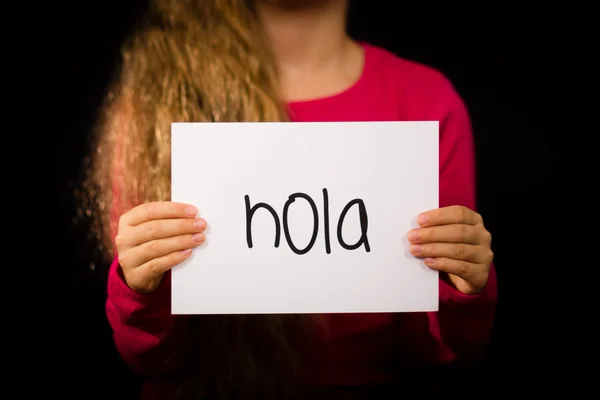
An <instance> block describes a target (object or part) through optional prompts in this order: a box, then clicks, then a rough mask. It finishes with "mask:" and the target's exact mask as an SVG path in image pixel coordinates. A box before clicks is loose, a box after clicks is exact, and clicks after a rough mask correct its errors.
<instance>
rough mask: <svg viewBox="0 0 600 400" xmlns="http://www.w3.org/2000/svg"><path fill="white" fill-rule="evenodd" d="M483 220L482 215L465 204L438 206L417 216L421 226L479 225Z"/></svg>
mask: <svg viewBox="0 0 600 400" xmlns="http://www.w3.org/2000/svg"><path fill="white" fill-rule="evenodd" d="M482 221H483V219H482V218H481V215H479V214H478V213H476V212H475V211H473V210H470V209H468V208H467V207H463V206H450V207H443V208H438V209H436V210H430V211H427V212H424V213H422V214H419V216H418V217H417V223H418V224H419V225H420V226H421V227H428V226H436V225H450V224H466V225H477V224H479V223H481V222H482Z"/></svg>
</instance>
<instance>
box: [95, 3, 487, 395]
mask: <svg viewBox="0 0 600 400" xmlns="http://www.w3.org/2000/svg"><path fill="white" fill-rule="evenodd" d="M347 9H348V4H347V0H254V1H245V0H154V1H152V2H151V8H150V11H149V14H148V15H147V18H146V19H145V20H144V23H143V24H142V25H141V26H140V27H139V29H137V30H136V32H135V34H134V35H133V36H132V37H131V38H130V40H129V41H128V42H127V43H126V44H125V45H124V47H123V65H122V68H121V70H120V74H119V75H118V77H117V79H116V82H115V84H114V85H113V86H112V88H111V90H110V92H109V96H108V98H107V102H106V105H105V106H104V108H103V118H102V121H101V124H99V127H100V129H99V130H98V133H99V135H98V137H97V139H98V141H97V152H96V153H95V155H94V157H93V162H94V164H93V168H91V169H90V171H92V172H91V174H90V176H89V179H88V182H87V184H86V186H87V189H88V193H89V194H90V196H91V198H92V200H93V204H94V205H95V206H96V208H93V209H91V210H89V213H91V214H92V215H94V216H96V217H98V220H97V221H96V222H97V224H96V225H95V226H96V227H97V229H98V233H99V235H100V237H99V238H100V239H101V240H102V241H103V243H105V245H106V248H107V250H108V252H111V251H112V250H114V252H112V253H116V254H118V256H116V257H115V258H114V262H113V263H112V266H111V268H110V273H109V281H108V300H107V304H106V310H107V315H108V320H109V322H110V325H111V326H112V329H113V331H114V340H115V343H116V346H117V348H118V350H119V352H120V354H121V355H122V357H123V358H124V360H125V361H126V362H127V363H128V364H129V365H131V367H132V368H134V369H135V370H136V371H137V372H139V373H140V374H142V375H143V376H145V377H146V378H147V379H148V382H147V384H146V385H145V386H144V390H143V398H145V399H149V398H157V399H167V398H190V399H192V398H195V399H201V398H204V399H261V400H269V399H277V400H285V399H291V398H300V397H303V396H305V398H311V399H314V398H319V396H323V397H326V398H329V399H350V398H359V397H360V396H361V395H364V396H365V398H369V399H373V398H377V396H378V395H379V394H382V393H387V392H389V390H390V389H391V388H393V387H395V386H400V383H401V384H402V386H401V387H402V392H403V393H404V394H405V395H409V396H410V395H411V394H413V395H419V394H423V393H425V392H426V390H427V388H428V387H427V386H426V385H425V383H426V382H427V380H426V379H415V378H417V377H420V378H423V377H425V378H426V377H427V376H428V375H427V374H428V373H427V372H424V371H426V370H424V369H423V368H426V367H429V366H435V365H443V364H447V363H450V362H469V361H474V360H476V359H477V358H478V357H480V356H481V354H482V351H483V350H484V349H485V346H486V343H487V342H488V339H489V334H490V330H491V327H492V323H493V314H494V308H495V303H496V281H495V273H494V269H493V267H492V266H491V262H492V252H491V249H490V242H491V237H490V234H489V232H488V231H487V230H486V229H485V227H484V224H483V221H482V219H481V216H480V215H479V214H477V213H476V212H475V211H473V210H474V208H475V187H474V156H473V145H472V136H471V128H470V122H469V118H468V115H467V111H466V109H465V106H464V104H463V102H462V101H461V99H460V98H459V96H458V95H457V93H456V92H455V90H454V89H453V87H452V85H451V84H450V83H449V82H448V80H447V79H446V78H445V77H444V76H443V75H442V74H440V73H439V72H437V71H435V70H433V69H431V68H428V67H425V66H423V65H419V64H417V63H414V62H411V61H408V60H404V59H402V58H399V57H397V56H395V55H393V54H391V53H389V52H387V51H385V50H383V49H381V48H378V47H375V46H371V45H368V44H364V43H357V42H355V41H353V40H352V39H351V38H350V37H348V35H347V34H346V14H347ZM381 120H434V121H439V123H440V164H439V165H440V207H441V208H440V209H437V210H429V211H428V210H423V214H421V215H419V216H418V222H419V225H420V226H421V228H420V229H415V230H413V231H411V232H409V233H408V235H409V240H410V242H411V243H412V244H411V246H410V251H411V252H412V254H414V255H415V256H417V257H420V258H422V259H423V262H424V263H425V264H426V265H427V266H428V267H430V268H432V269H436V270H439V271H441V273H440V308H439V312H437V313H406V314H398V315H391V314H360V315H356V314H336V315H320V316H306V315H304V316H303V315H287V316H273V315H271V316H257V315H254V316H242V315H240V316H196V317H191V316H185V317H182V316H172V315H171V314H170V275H169V271H170V269H171V268H173V267H174V266H176V265H177V264H179V263H180V262H182V261H183V260H185V259H186V258H187V257H189V256H190V254H191V252H192V251H193V249H194V248H195V247H197V246H199V245H201V244H202V243H203V241H204V239H205V229H206V222H205V221H204V220H203V219H202V218H200V217H198V210H197V209H196V208H195V207H194V205H190V204H177V203H172V202H169V201H168V199H169V196H170V194H169V176H170V170H169V164H170V160H169V155H170V124H171V122H173V121H211V122H219V121H267V122H268V121H381ZM198 157H202V149H198ZM206 167H207V168H211V166H210V165H207V166H206ZM398 246H402V244H401V243H398ZM459 384H460V382H456V384H455V385H451V386H449V387H448V388H447V390H455V391H459V390H461V389H460V386H459Z"/></svg>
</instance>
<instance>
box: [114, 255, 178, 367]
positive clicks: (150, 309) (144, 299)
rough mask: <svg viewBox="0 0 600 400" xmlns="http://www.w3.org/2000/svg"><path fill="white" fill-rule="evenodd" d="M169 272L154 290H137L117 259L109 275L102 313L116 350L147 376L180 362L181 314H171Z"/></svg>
mask: <svg viewBox="0 0 600 400" xmlns="http://www.w3.org/2000/svg"><path fill="white" fill-rule="evenodd" d="M170 278H171V274H170V272H169V273H167V274H166V275H165V277H164V279H163V281H162V283H161V284H160V286H159V287H158V288H157V290H155V291H154V292H152V293H150V294H139V293H137V292H134V291H133V290H131V289H130V288H129V286H128V285H127V283H126V282H125V280H124V278H123V275H122V272H121V267H120V266H119V263H118V260H117V259H116V258H115V260H114V261H113V263H112V265H111V267H110V271H109V275H108V288H107V294H108V297H107V301H106V315H107V317H108V322H109V324H110V326H111V327H112V331H113V338H114V342H115V345H116V348H117V350H118V351H119V353H120V355H121V357H122V358H123V360H124V361H125V362H126V363H127V364H128V365H129V366H130V367H131V368H132V369H133V370H134V371H136V372H137V373H138V374H140V375H142V376H145V377H147V378H153V377H160V376H164V375H165V374H168V373H169V372H175V370H176V368H177V366H178V365H179V364H180V363H181V357H180V355H181V351H180V347H181V346H182V345H183V344H182V343H183V340H182V338H183V334H182V333H183V332H184V329H185V323H186V320H185V317H184V316H174V315H172V314H171V282H170V281H171V279H170Z"/></svg>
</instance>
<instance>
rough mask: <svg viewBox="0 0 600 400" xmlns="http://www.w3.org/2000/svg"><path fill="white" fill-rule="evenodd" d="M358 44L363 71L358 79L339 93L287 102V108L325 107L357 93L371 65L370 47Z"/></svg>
mask: <svg viewBox="0 0 600 400" xmlns="http://www.w3.org/2000/svg"><path fill="white" fill-rule="evenodd" d="M359 44H360V46H361V47H362V49H363V57H364V60H363V69H362V72H361V74H360V76H359V77H358V79H357V80H356V81H355V82H354V83H353V84H352V85H350V86H349V87H348V88H346V89H344V90H342V91H340V92H337V93H333V94H331V95H329V96H324V97H317V98H314V99H307V100H298V101H291V102H288V103H287V106H288V108H290V109H298V108H303V107H308V106H310V107H313V106H315V105H325V104H327V103H330V102H335V101H336V100H339V99H340V98H342V97H346V96H351V95H352V94H353V93H354V92H357V91H359V90H360V88H361V87H362V86H363V85H364V83H365V81H366V77H367V76H368V75H369V71H370V69H371V64H372V63H371V51H370V46H369V45H368V44H366V43H364V42H359Z"/></svg>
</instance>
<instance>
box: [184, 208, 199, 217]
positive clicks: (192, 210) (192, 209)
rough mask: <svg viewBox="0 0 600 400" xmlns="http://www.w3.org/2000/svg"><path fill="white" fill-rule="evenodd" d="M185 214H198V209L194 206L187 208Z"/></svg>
mask: <svg viewBox="0 0 600 400" xmlns="http://www.w3.org/2000/svg"><path fill="white" fill-rule="evenodd" d="M185 213H186V214H188V215H191V216H194V215H196V214H198V209H197V208H196V207H194V206H187V207H186V208H185Z"/></svg>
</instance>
